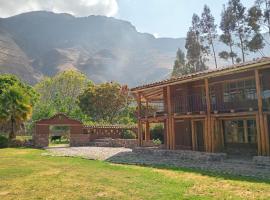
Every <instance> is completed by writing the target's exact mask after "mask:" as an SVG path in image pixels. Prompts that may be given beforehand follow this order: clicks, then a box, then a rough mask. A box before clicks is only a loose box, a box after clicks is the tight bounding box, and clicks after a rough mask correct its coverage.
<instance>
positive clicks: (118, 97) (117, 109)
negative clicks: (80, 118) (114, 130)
mask: <svg viewBox="0 0 270 200" xmlns="http://www.w3.org/2000/svg"><path fill="white" fill-rule="evenodd" d="M123 88H125V87H121V85H120V84H118V83H115V82H111V83H102V84H99V85H90V86H88V87H87V89H86V90H85V91H84V92H83V94H82V95H80V96H79V106H80V108H81V110H82V111H83V112H84V113H85V114H87V115H89V116H91V117H92V118H93V119H94V120H95V121H98V122H105V123H110V124H112V123H115V122H116V120H117V117H118V116H119V114H120V113H121V112H122V111H123V110H124V109H125V108H127V106H128V105H129V101H130V98H129V96H128V90H126V89H125V90H123Z"/></svg>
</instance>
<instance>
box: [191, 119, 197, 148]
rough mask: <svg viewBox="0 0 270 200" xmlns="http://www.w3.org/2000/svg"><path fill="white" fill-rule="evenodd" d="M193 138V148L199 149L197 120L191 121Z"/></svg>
mask: <svg viewBox="0 0 270 200" xmlns="http://www.w3.org/2000/svg"><path fill="white" fill-rule="evenodd" d="M191 138H192V150H193V151H196V150H197V140H196V138H197V137H196V127H195V121H193V120H192V121H191Z"/></svg>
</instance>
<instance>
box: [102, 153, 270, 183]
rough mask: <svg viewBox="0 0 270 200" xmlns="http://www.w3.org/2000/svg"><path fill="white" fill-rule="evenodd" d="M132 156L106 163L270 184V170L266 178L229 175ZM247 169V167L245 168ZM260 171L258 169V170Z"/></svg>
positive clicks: (219, 171) (116, 158) (141, 156)
mask: <svg viewBox="0 0 270 200" xmlns="http://www.w3.org/2000/svg"><path fill="white" fill-rule="evenodd" d="M131 156H134V155H132V153H130V152H121V153H118V154H116V155H114V156H112V157H110V158H108V159H106V160H105V161H106V162H110V163H117V164H126V165H137V166H143V167H149V168H154V169H166V170H172V171H175V172H188V173H195V174H199V175H203V176H210V177H213V178H218V179H223V180H235V181H246V182H251V183H266V184H270V178H269V176H270V175H269V174H270V170H269V174H268V176H266V177H259V176H255V175H254V173H252V172H251V174H241V173H239V174H233V173H229V172H226V171H223V172H222V170H221V169H219V170H218V171H215V170H211V169H209V170H207V169H200V167H199V166H198V167H196V166H195V167H194V166H174V165H171V164H163V163H161V162H160V163H158V161H157V162H156V163H152V164H151V163H149V162H147V163H145V162H143V161H139V160H143V159H144V155H138V154H136V156H135V157H136V159H135V160H133V159H132V157H131ZM186 162H193V163H194V161H186ZM211 164H212V165H218V164H222V162H219V161H212V162H211ZM243 167H245V166H243ZM257 170H258V169H257Z"/></svg>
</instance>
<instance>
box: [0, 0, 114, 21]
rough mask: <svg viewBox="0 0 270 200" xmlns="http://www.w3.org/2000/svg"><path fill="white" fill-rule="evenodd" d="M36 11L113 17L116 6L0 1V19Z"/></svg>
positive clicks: (108, 2) (87, 1) (71, 0)
mask: <svg viewBox="0 0 270 200" xmlns="http://www.w3.org/2000/svg"><path fill="white" fill-rule="evenodd" d="M37 10H47V11H53V12H56V13H70V14H72V15H75V16H88V15H105V16H115V15H116V14H117V12H118V4H117V0H0V17H9V16H12V15H16V14H20V13H23V12H29V11H37Z"/></svg>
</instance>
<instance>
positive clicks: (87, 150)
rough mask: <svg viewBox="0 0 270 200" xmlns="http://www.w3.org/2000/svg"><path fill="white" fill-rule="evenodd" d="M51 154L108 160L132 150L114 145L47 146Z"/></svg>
mask: <svg viewBox="0 0 270 200" xmlns="http://www.w3.org/2000/svg"><path fill="white" fill-rule="evenodd" d="M47 150H48V151H49V155H53V156H71V157H82V158H87V159H93V160H106V159H109V158H111V157H113V156H116V155H117V154H119V153H127V152H131V151H132V150H131V149H127V148H113V147H53V148H47Z"/></svg>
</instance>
